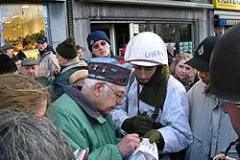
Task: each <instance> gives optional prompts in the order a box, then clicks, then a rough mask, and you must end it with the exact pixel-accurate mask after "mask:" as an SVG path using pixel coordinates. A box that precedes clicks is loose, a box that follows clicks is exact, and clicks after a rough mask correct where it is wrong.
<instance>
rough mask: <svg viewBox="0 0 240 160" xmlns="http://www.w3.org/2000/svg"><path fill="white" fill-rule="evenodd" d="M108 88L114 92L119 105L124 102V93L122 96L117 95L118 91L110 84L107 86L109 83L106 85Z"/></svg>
mask: <svg viewBox="0 0 240 160" xmlns="http://www.w3.org/2000/svg"><path fill="white" fill-rule="evenodd" d="M104 84H105V85H106V86H108V87H109V88H110V89H111V90H112V91H113V93H114V94H115V96H116V98H117V99H116V101H117V104H118V103H120V102H121V101H122V100H123V98H124V92H122V93H121V94H119V93H117V91H115V90H114V89H113V88H112V87H111V86H110V85H109V84H107V83H104Z"/></svg>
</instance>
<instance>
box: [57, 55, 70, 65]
mask: <svg viewBox="0 0 240 160" xmlns="http://www.w3.org/2000/svg"><path fill="white" fill-rule="evenodd" d="M56 58H57V60H58V64H59V65H60V66H63V65H64V64H66V63H67V62H68V60H67V59H66V58H63V57H62V56H61V55H60V54H58V53H57V54H56Z"/></svg>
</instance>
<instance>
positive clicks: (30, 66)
mask: <svg viewBox="0 0 240 160" xmlns="http://www.w3.org/2000/svg"><path fill="white" fill-rule="evenodd" d="M38 63H39V58H37V57H36V58H35V57H32V58H25V59H23V60H22V62H21V67H20V68H19V70H18V73H19V74H21V75H24V76H28V77H31V78H34V79H35V78H37V77H38V68H39V67H38Z"/></svg>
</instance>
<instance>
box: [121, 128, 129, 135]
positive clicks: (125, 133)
mask: <svg viewBox="0 0 240 160" xmlns="http://www.w3.org/2000/svg"><path fill="white" fill-rule="evenodd" d="M120 133H121V135H123V136H126V135H127V134H128V133H127V132H126V131H124V130H123V129H120Z"/></svg>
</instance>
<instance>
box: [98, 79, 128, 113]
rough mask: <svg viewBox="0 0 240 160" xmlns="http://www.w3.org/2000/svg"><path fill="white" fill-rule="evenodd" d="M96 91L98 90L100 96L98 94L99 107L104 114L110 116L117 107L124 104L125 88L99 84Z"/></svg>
mask: <svg viewBox="0 0 240 160" xmlns="http://www.w3.org/2000/svg"><path fill="white" fill-rule="evenodd" d="M96 89H97V90H98V91H97V92H98V94H96V95H97V98H98V103H97V107H98V109H99V111H100V112H101V113H102V114H110V112H111V111H112V110H113V109H114V108H115V107H116V106H117V105H120V104H121V103H122V100H123V98H124V93H125V86H120V85H115V84H112V83H107V82H104V83H98V87H97V88H96ZM95 93H96V90H95Z"/></svg>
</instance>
